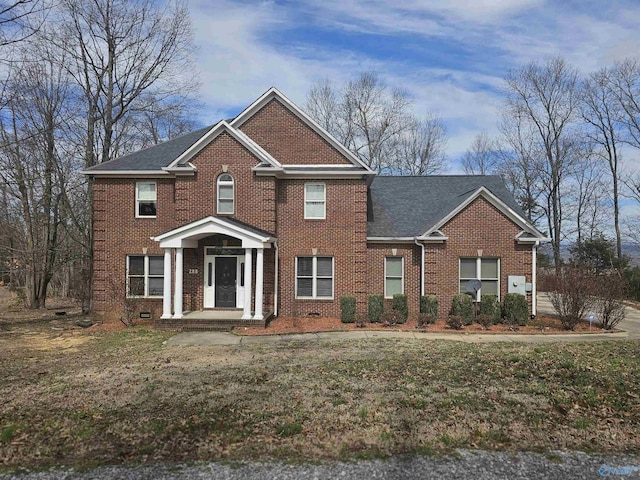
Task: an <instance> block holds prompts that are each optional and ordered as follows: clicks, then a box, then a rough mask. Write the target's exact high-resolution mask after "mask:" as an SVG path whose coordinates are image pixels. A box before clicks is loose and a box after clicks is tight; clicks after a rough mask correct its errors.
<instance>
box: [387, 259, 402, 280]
mask: <svg viewBox="0 0 640 480" xmlns="http://www.w3.org/2000/svg"><path fill="white" fill-rule="evenodd" d="M386 261H387V277H401V276H402V258H401V257H387V258H386Z"/></svg>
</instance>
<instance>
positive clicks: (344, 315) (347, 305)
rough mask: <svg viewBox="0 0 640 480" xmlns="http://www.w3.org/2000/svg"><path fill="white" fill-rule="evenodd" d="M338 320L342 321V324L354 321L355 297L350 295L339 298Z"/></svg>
mask: <svg viewBox="0 0 640 480" xmlns="http://www.w3.org/2000/svg"><path fill="white" fill-rule="evenodd" d="M340 320H342V323H353V322H355V321H356V297H353V296H351V295H343V296H342V297H340Z"/></svg>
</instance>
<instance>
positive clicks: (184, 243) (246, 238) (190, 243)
mask: <svg viewBox="0 0 640 480" xmlns="http://www.w3.org/2000/svg"><path fill="white" fill-rule="evenodd" d="M214 234H223V235H228V236H230V237H234V238H238V239H240V240H242V247H243V248H270V247H271V243H272V242H274V241H275V239H274V238H273V237H269V236H264V235H259V234H257V233H255V232H252V231H251V230H247V229H246V228H242V227H240V226H238V225H235V224H233V223H231V222H229V221H227V220H225V219H224V218H220V217H213V216H209V217H205V218H203V219H201V220H196V221H195V222H192V223H188V224H187V225H183V226H182V227H178V228H175V229H173V230H170V231H168V232H165V233H162V234H160V235H157V236H155V237H151V240H154V241H156V242H160V248H197V246H198V240H199V239H201V238H205V237H207V236H209V235H214Z"/></svg>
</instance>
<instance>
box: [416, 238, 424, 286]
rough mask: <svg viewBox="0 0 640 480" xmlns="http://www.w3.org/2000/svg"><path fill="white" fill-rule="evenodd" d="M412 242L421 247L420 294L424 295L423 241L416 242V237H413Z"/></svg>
mask: <svg viewBox="0 0 640 480" xmlns="http://www.w3.org/2000/svg"><path fill="white" fill-rule="evenodd" d="M413 241H414V243H415V244H416V245H418V246H419V247H420V248H422V256H421V258H422V261H421V262H420V295H421V296H422V297H424V243H418V237H416V238H414V239H413Z"/></svg>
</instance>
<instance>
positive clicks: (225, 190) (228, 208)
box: [218, 173, 234, 214]
mask: <svg viewBox="0 0 640 480" xmlns="http://www.w3.org/2000/svg"><path fill="white" fill-rule="evenodd" d="M233 189H234V184H233V177H232V176H231V175H229V174H228V173H223V174H222V175H220V176H219V177H218V213H223V214H229V213H233V211H234V205H233V203H234V202H233V199H234V192H233Z"/></svg>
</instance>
